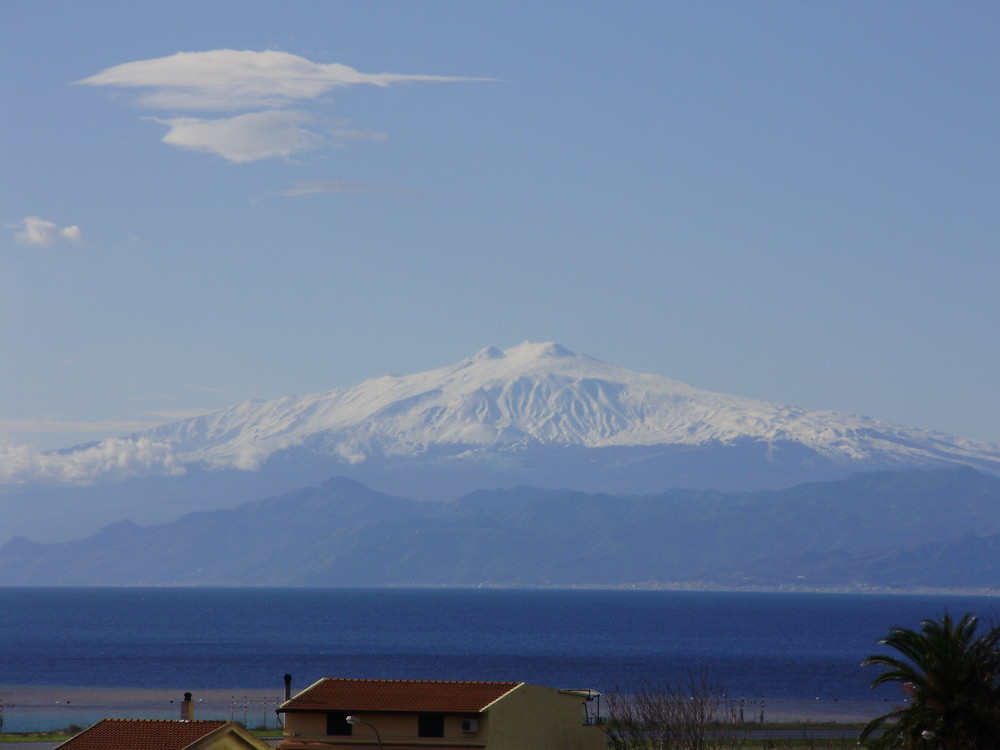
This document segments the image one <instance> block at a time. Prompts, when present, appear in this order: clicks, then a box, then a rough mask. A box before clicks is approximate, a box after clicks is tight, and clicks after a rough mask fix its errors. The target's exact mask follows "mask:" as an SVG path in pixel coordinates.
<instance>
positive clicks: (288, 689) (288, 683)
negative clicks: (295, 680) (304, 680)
mask: <svg viewBox="0 0 1000 750" xmlns="http://www.w3.org/2000/svg"><path fill="white" fill-rule="evenodd" d="M291 699H292V676H291V675H290V674H286V675H285V700H286V701H287V700H291Z"/></svg>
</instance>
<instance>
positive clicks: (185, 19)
mask: <svg viewBox="0 0 1000 750" xmlns="http://www.w3.org/2000/svg"><path fill="white" fill-rule="evenodd" d="M997 39H1000V6H997V5H996V4H991V3H985V2H984V3H948V4H945V3H922V2H905V3H904V2H885V3H801V2H762V3H745V2H689V3H659V2H625V3H619V2H573V3H569V2H565V3H563V2H558V3H536V2H449V1H447V0H438V1H435V2H431V3H415V2H379V1H378V0H374V1H371V2H348V1H344V2H299V3H290V4H279V3H273V2H252V1H251V2H238V3H237V2H177V1H172V2H143V3H135V2H106V1H104V0H94V1H93V2H88V3H71V2H21V3H14V2H8V3H4V4H2V5H0V56H2V58H3V59H2V62H3V64H2V66H0V76H2V88H3V92H4V93H3V97H2V101H0V144H2V145H0V154H2V155H0V159H2V161H0V170H2V174H3V175H4V179H3V180H0V221H2V222H3V233H2V234H0V320H2V324H0V352H2V359H0V435H6V439H7V440H8V441H11V442H13V443H18V444H21V443H32V444H34V445H35V446H37V447H39V448H52V447H59V446H66V445H70V444H73V443H75V442H78V441H81V440H89V439H98V438H101V437H105V436H110V435H117V434H122V433H124V432H127V431H130V430H132V429H137V428H141V427H144V426H150V425H152V424H155V423H157V422H160V421H165V420H168V419H173V418H177V417H181V416H187V415H191V414H194V413H199V412H204V411H207V410H214V409H219V408H223V407H225V406H228V405H230V404H233V403H236V402H237V401H241V400H244V399H247V398H255V397H256V398H275V397H278V396H282V395H288V394H305V393H311V392H315V391H322V390H328V389H330V388H334V387H342V386H351V385H355V384H357V383H359V382H361V381H362V380H364V379H367V378H369V377H376V376H379V375H384V374H387V373H409V372H417V371H420V370H425V369H431V368H435V367H439V366H444V365H447V364H451V363H453V362H455V361H458V360H460V359H462V358H464V357H467V356H470V355H472V354H474V353H475V352H476V351H478V350H479V349H481V348H483V347H485V346H489V345H495V346H498V347H501V348H504V347H509V346H512V345H515V344H517V343H520V342H521V341H524V340H531V341H547V340H554V341H558V342H560V343H562V344H563V345H564V346H566V347H568V348H570V349H572V350H575V351H579V352H584V353H587V354H590V355H592V356H595V357H598V358H599V359H603V360H606V361H609V362H614V363H616V364H620V365H623V366H626V367H629V368H631V369H634V370H639V371H645V372H656V373H660V374H663V375H667V376H670V377H673V378H676V379H678V380H682V381H685V382H688V383H690V384H692V385H694V386H697V387H700V388H704V389H707V390H714V391H721V392H727V393H735V394H739V395H743V396H750V397H756V398H763V399H767V400H772V401H778V402H783V403H789V404H795V405H798V406H803V407H807V408H813V409H832V410H837V411H845V412H850V413H857V414H866V415H869V416H873V417H880V418H885V419H890V420H893V421H896V422H900V423H902V424H906V425H910V426H917V427H926V428H932V429H939V430H943V431H946V432H951V433H953V434H957V435H960V436H966V437H973V438H979V439H985V440H990V441H994V442H1000V424H998V422H997V415H998V413H1000V395H998V388H997V382H998V377H997V375H998V373H1000V346H998V344H997V339H998V336H997V331H998V329H1000V301H998V293H997V286H998V284H997V281H998V279H1000V257H998V256H1000V254H998V242H997V240H998V237H1000V207H998V202H1000V147H998V146H1000V103H998V102H1000V99H998V92H1000V86H998V84H1000V45H997ZM178 53H187V54H183V55H179V54H178Z"/></svg>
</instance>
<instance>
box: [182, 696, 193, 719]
mask: <svg viewBox="0 0 1000 750" xmlns="http://www.w3.org/2000/svg"><path fill="white" fill-rule="evenodd" d="M181 721H194V701H193V700H191V693H184V700H183V701H181Z"/></svg>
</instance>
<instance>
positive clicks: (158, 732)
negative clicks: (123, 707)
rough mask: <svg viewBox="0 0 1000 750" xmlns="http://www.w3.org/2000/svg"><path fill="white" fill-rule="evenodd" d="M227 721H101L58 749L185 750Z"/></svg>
mask: <svg viewBox="0 0 1000 750" xmlns="http://www.w3.org/2000/svg"><path fill="white" fill-rule="evenodd" d="M228 723H229V722H228V721H178V720H176V719H103V720H101V721H99V722H97V723H96V724H94V726H92V727H90V728H89V729H86V730H84V731H83V732H81V733H80V734H78V735H77V736H76V737H73V738H72V739H70V740H67V741H66V742H64V743H63V744H61V745H59V750H184V748H186V747H190V746H191V745H192V744H194V743H195V742H197V741H198V740H200V739H202V738H203V737H205V736H206V735H209V734H211V733H212V732H214V731H216V730H217V729H220V728H221V727H224V726H225V725H226V724H228Z"/></svg>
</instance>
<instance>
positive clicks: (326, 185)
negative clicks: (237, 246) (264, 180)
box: [278, 180, 420, 198]
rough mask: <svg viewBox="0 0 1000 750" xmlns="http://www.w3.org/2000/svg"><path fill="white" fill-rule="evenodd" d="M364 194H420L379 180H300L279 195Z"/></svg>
mask: <svg viewBox="0 0 1000 750" xmlns="http://www.w3.org/2000/svg"><path fill="white" fill-rule="evenodd" d="M352 193H353V194H363V195H402V196H407V197H414V196H418V195H420V192H418V191H416V190H410V189H408V188H403V187H397V186H396V185H383V184H380V183H377V182H358V181H352V180H299V181H297V182H296V183H295V184H294V185H293V186H292V187H290V188H288V189H287V190H282V191H281V192H280V193H278V195H283V196H285V197H286V198H304V197H305V196H308V195H321V194H334V195H342V194H352Z"/></svg>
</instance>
